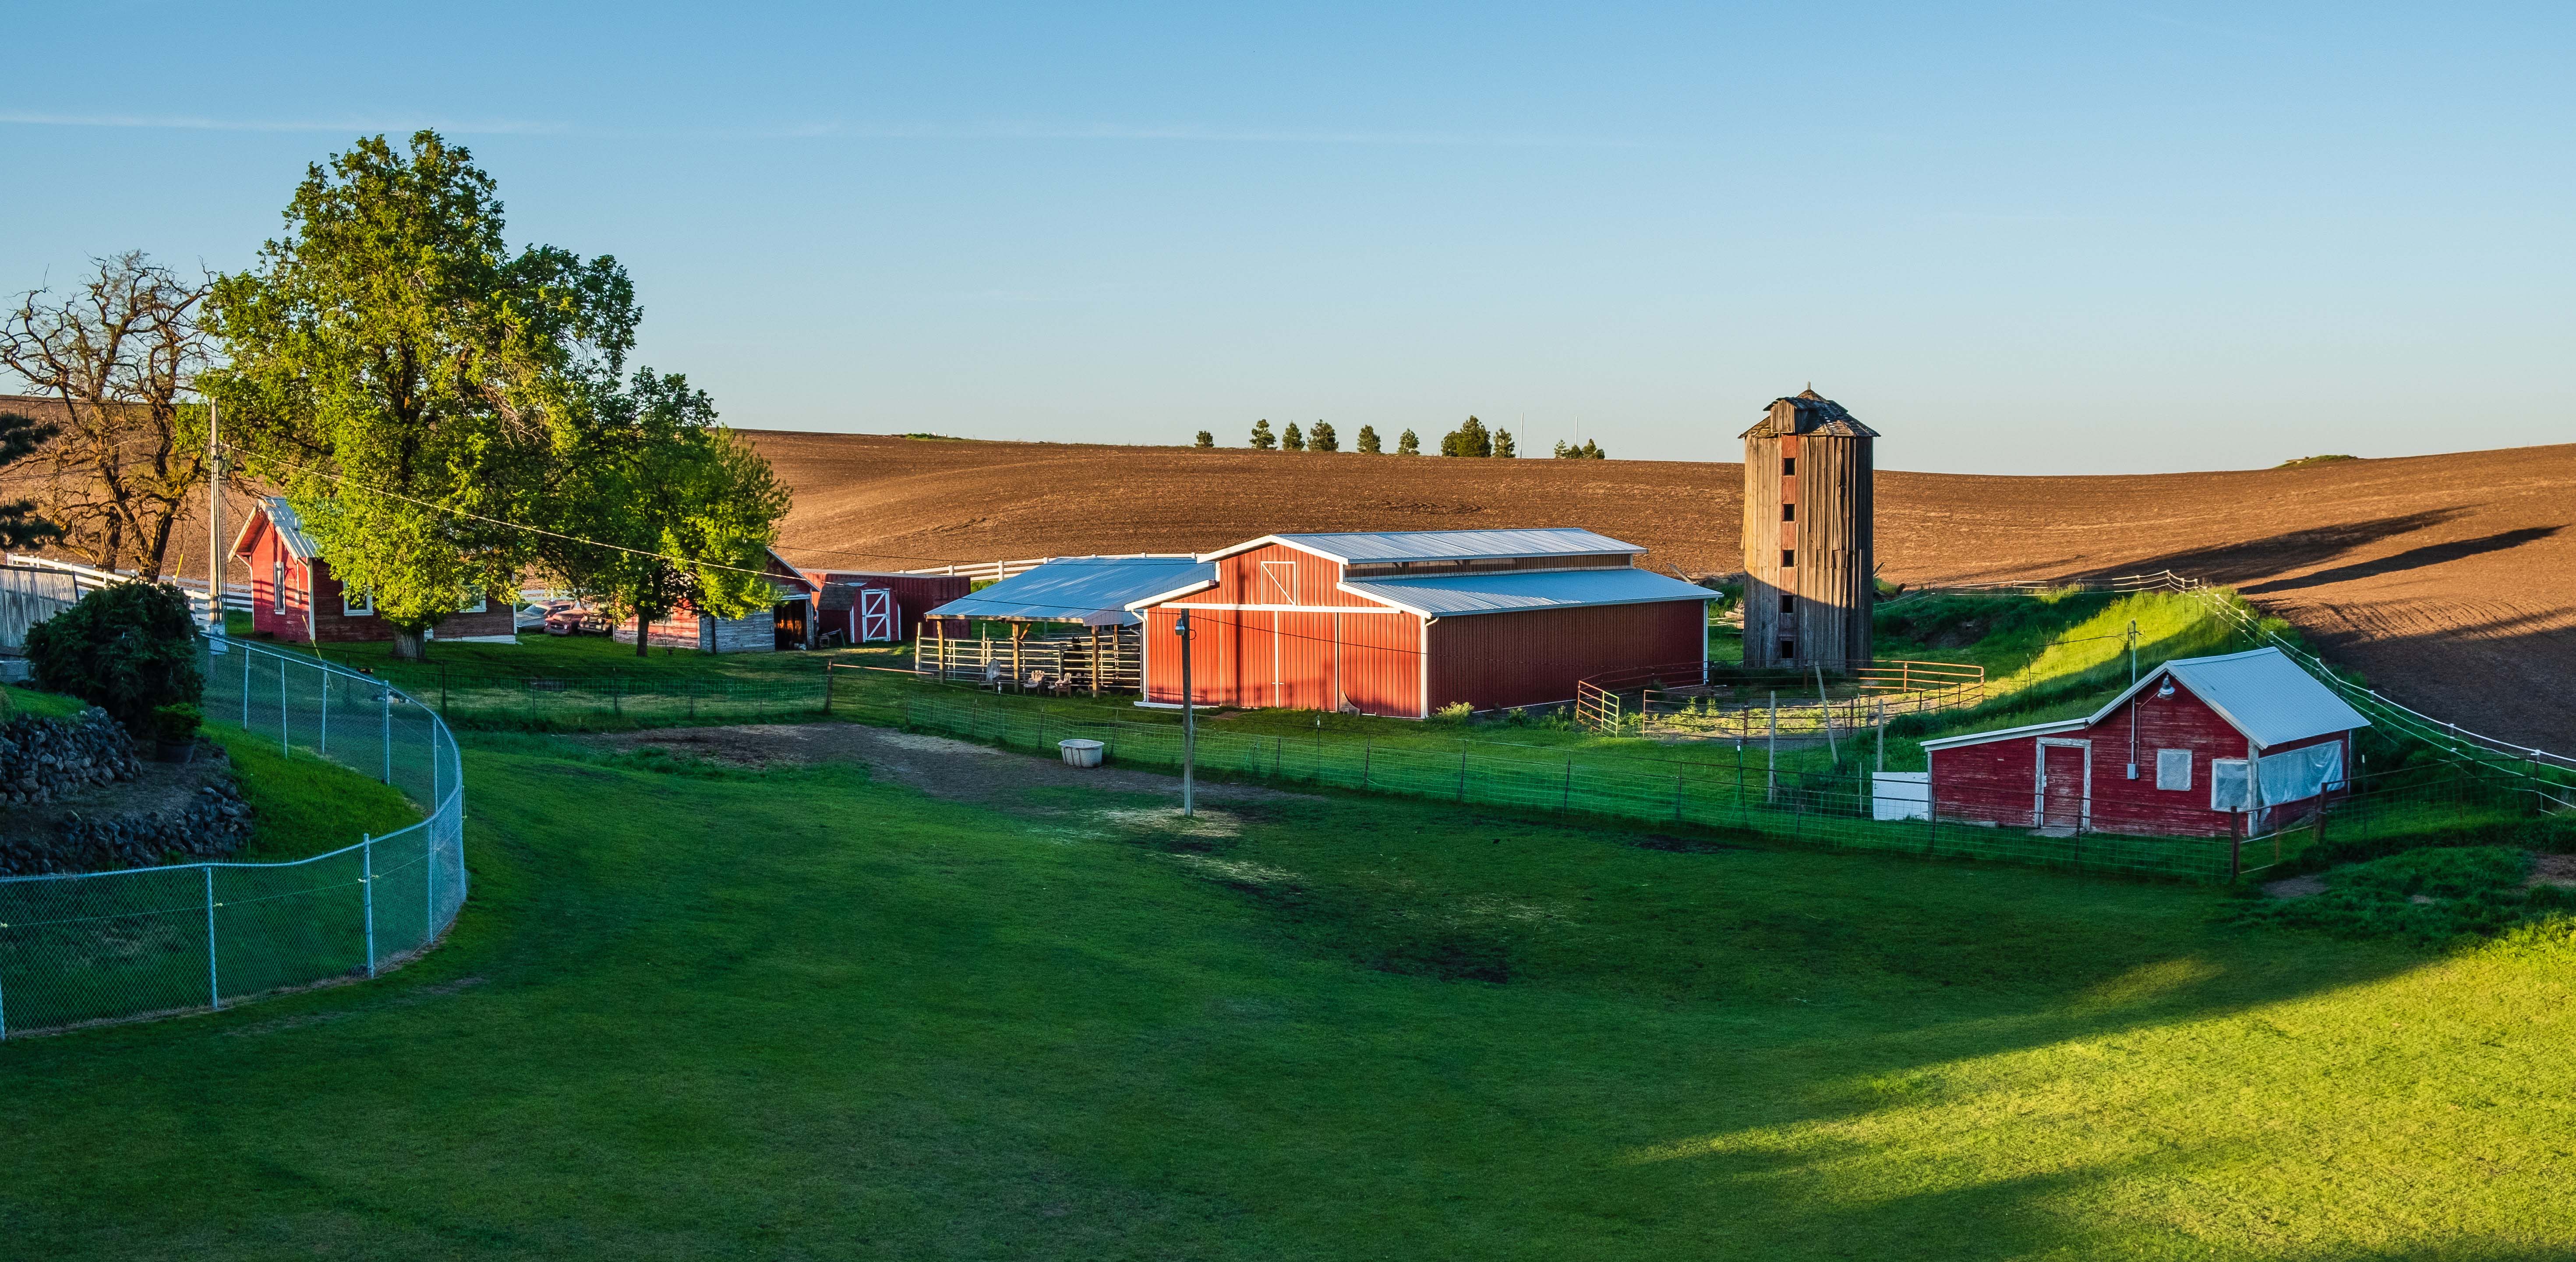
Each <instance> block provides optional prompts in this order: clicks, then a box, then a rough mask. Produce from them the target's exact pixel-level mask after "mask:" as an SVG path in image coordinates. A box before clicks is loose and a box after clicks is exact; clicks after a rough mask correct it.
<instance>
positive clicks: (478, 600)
mask: <svg viewBox="0 0 2576 1262" xmlns="http://www.w3.org/2000/svg"><path fill="white" fill-rule="evenodd" d="M485 608H486V606H485V605H484V603H483V593H482V592H480V591H477V590H475V589H473V588H467V589H466V592H465V603H464V604H463V605H460V606H458V607H457V610H456V612H458V613H481V612H483V610H484V609H485Z"/></svg>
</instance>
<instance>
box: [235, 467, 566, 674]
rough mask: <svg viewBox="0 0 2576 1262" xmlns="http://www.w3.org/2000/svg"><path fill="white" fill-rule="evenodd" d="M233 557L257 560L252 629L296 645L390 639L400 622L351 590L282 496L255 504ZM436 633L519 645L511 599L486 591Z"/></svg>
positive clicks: (253, 574) (252, 563)
mask: <svg viewBox="0 0 2576 1262" xmlns="http://www.w3.org/2000/svg"><path fill="white" fill-rule="evenodd" d="M233 555H234V556H237V557H240V558H242V559H243V560H244V561H246V562H248V563H249V564H250V589H251V608H250V617H251V629H252V630H253V631H254V632H263V633H266V634H268V635H272V636H275V637H277V638H278V639H280V640H285V641H288V642H290V643H295V644H311V643H316V642H320V643H351V642H360V641H367V640H390V639H392V638H394V627H393V624H392V623H390V622H387V621H385V620H384V619H382V618H379V617H377V616H376V605H375V601H373V600H371V599H369V598H368V595H367V593H365V592H360V591H351V590H349V589H348V588H347V587H346V586H345V585H343V584H342V583H341V582H340V579H339V577H338V576H337V575H335V574H333V573H332V572H331V563H330V562H329V561H326V560H324V559H322V550H321V548H320V546H319V545H317V544H316V543H314V541H313V536H311V535H308V534H306V533H304V523H303V522H302V521H301V520H299V519H298V518H297V517H296V515H295V508H294V506H293V505H291V504H288V503H287V502H286V500H285V499H284V498H282V497H279V496H273V495H272V496H265V497H262V498H260V499H258V500H255V501H253V502H252V504H251V513H250V520H249V521H246V522H243V523H242V528H241V534H240V535H238V536H236V537H235V538H234V539H233ZM429 634H430V638H431V639H434V640H443V641H447V642H450V643H453V642H456V641H460V640H465V641H473V642H476V643H492V644H516V643H518V640H519V637H518V627H517V625H516V619H515V618H514V616H513V615H512V613H511V611H510V602H509V601H506V600H495V599H486V598H483V597H482V596H480V595H479V594H477V595H475V598H474V599H473V600H472V602H471V603H469V604H468V605H467V606H466V607H465V608H463V609H461V610H458V611H457V612H455V613H452V614H449V615H447V617H445V618H443V619H440V620H439V623H438V625H437V626H436V627H433V628H431V629H430V633H429Z"/></svg>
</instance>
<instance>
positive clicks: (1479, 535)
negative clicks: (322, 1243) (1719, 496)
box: [1207, 526, 1645, 565]
mask: <svg viewBox="0 0 2576 1262" xmlns="http://www.w3.org/2000/svg"><path fill="white" fill-rule="evenodd" d="M1270 543H1284V544H1287V545H1288V546H1290V547H1293V548H1300V549H1303V550H1305V551H1307V552H1312V553H1314V554H1315V555H1317V556H1320V557H1323V558H1325V559H1327V560H1332V561H1339V562H1341V563H1342V564H1344V565H1349V564H1352V563H1354V562H1359V563H1368V562H1375V561H1484V560H1498V559H1502V558H1508V557H1546V556H1604V555H1612V556H1635V555H1638V554H1639V553H1642V552H1644V551H1645V549H1644V548H1641V547H1638V546H1637V545H1635V544H1633V543H1622V542H1620V541H1619V540H1616V539H1613V538H1611V537H1610V536H1608V535H1598V534H1594V533H1592V532H1591V531H1589V530H1580V529H1576V528H1574V527H1571V526H1541V527H1534V528H1530V529H1525V530H1354V531H1344V532H1340V533H1332V534H1300V535H1263V536H1262V537H1260V538H1258V539H1255V540H1252V541H1251V542H1249V543H1238V544H1236V545H1234V546H1233V547H1231V548H1224V549H1220V550H1218V551H1215V552H1211V553H1208V554H1207V559H1209V560H1211V561H1213V560H1215V559H1216V558H1218V557H1223V556H1232V555H1234V554H1235V553H1238V552H1249V551H1251V550H1252V549H1254V548H1258V547H1260V546H1262V545H1264V544H1270Z"/></svg>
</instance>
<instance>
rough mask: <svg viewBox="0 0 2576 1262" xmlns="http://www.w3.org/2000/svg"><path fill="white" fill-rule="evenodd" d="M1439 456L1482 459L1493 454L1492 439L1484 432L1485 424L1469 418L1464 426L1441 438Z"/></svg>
mask: <svg viewBox="0 0 2576 1262" xmlns="http://www.w3.org/2000/svg"><path fill="white" fill-rule="evenodd" d="M1440 454H1441V455H1444V456H1474V457H1477V458H1479V459H1482V458H1485V457H1489V456H1491V455H1493V454H1494V439H1493V436H1492V435H1490V434H1488V433H1486V432H1485V423H1484V422H1483V421H1480V420H1477V419H1476V418H1475V417H1472V416H1471V417H1468V418H1467V423H1466V424H1464V425H1461V426H1459V427H1458V428H1456V429H1453V430H1451V431H1449V432H1448V433H1446V434H1444V435H1442V436H1441V438H1440Z"/></svg>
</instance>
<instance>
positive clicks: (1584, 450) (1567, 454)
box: [1556, 438, 1605, 460]
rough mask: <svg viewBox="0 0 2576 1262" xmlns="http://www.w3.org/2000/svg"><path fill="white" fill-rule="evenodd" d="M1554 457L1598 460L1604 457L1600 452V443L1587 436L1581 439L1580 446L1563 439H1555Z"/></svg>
mask: <svg viewBox="0 0 2576 1262" xmlns="http://www.w3.org/2000/svg"><path fill="white" fill-rule="evenodd" d="M1556 458H1557V459H1559V460H1600V459H1604V458H1605V457H1604V456H1603V455H1602V453H1601V444H1599V443H1596V442H1594V441H1592V440H1591V439H1588V438H1587V439H1585V440H1583V445H1582V446H1580V447H1577V446H1575V445H1573V444H1571V443H1568V442H1566V441H1564V440H1563V439H1559V440H1557V444H1556Z"/></svg>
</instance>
